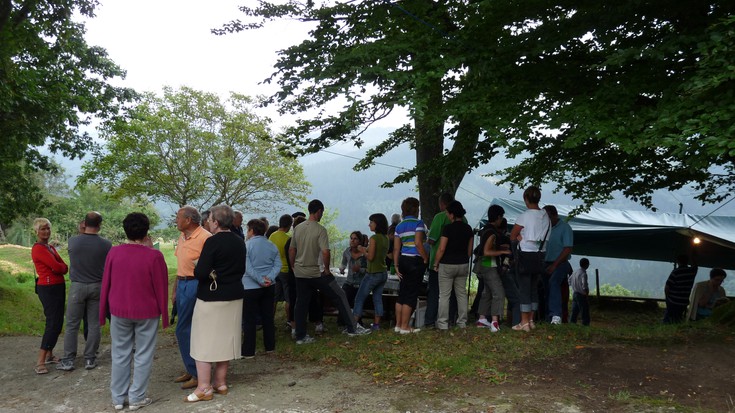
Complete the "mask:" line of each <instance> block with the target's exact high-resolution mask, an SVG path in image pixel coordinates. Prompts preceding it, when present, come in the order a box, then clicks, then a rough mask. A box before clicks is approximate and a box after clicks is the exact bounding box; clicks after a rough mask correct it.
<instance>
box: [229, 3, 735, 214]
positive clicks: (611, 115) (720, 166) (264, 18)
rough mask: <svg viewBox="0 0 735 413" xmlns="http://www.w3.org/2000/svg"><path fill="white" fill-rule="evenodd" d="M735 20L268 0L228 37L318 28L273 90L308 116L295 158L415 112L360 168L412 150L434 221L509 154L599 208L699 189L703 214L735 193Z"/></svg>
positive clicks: (578, 8)
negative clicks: (620, 198) (273, 23)
mask: <svg viewBox="0 0 735 413" xmlns="http://www.w3.org/2000/svg"><path fill="white" fill-rule="evenodd" d="M733 9H735V3H732V2H727V1H724V0H708V1H699V2H671V1H668V0H653V1H648V2H639V1H627V0H624V1H622V2H615V3H610V2H582V1H578V0H577V1H566V2H548V1H538V2H530V3H529V2H511V1H503V0H501V1H479V2H469V1H466V0H440V1H429V0H406V1H400V2H379V3H375V2H337V3H331V2H329V3H328V4H321V5H317V4H315V3H314V2H312V1H307V2H304V3H301V2H298V1H295V0H291V1H288V2H286V3H284V4H276V3H272V2H267V1H259V2H258V6H256V7H241V10H242V11H243V12H244V13H245V15H246V16H247V17H248V21H246V22H241V21H239V20H235V21H232V22H230V23H229V24H226V25H225V26H223V27H222V28H221V29H219V30H215V33H218V34H224V33H229V32H236V31H240V30H246V29H256V28H259V27H261V26H263V25H264V24H266V23H267V22H268V21H270V20H274V19H295V20H299V21H302V22H308V23H310V24H313V25H314V26H313V27H314V28H313V30H312V31H311V32H310V34H309V38H308V39H307V40H305V41H304V42H302V43H301V44H298V45H294V46H292V47H289V48H287V49H285V50H283V51H282V52H280V58H279V60H278V62H277V64H276V72H275V73H274V74H273V75H272V76H271V77H270V78H269V79H267V81H268V82H276V83H277V84H278V85H279V86H280V90H279V91H278V93H276V94H275V95H274V96H272V97H271V99H270V100H269V103H278V104H279V105H280V106H279V110H280V111H281V112H282V113H292V114H298V115H300V119H299V120H298V121H297V122H296V124H295V125H294V126H292V127H290V128H288V129H287V130H286V131H285V135H284V142H286V143H287V144H288V145H290V146H291V149H292V150H293V152H294V153H295V154H303V153H309V152H315V151H318V150H320V149H322V148H325V147H328V146H329V145H331V144H332V143H334V142H340V141H352V142H354V143H355V144H356V145H357V146H360V145H361V144H362V140H361V138H360V134H361V133H362V132H363V131H364V129H365V128H367V127H369V126H370V125H371V124H372V123H374V122H376V121H379V120H381V119H383V118H384V117H386V116H387V115H388V114H389V113H391V112H392V111H393V110H395V109H396V108H406V109H408V112H409V116H410V119H411V123H410V124H406V125H404V126H403V127H401V128H398V129H397V130H395V131H394V132H393V133H392V134H391V135H390V136H389V137H388V138H387V139H386V140H385V141H384V142H382V143H381V144H380V145H378V146H377V147H376V148H373V149H372V150H370V151H369V152H368V154H367V156H366V158H365V159H363V160H362V161H361V162H359V163H358V164H357V165H356V168H357V169H362V168H366V167H369V166H370V165H371V164H372V163H373V162H374V160H375V158H377V157H379V156H381V155H382V154H384V153H386V152H387V151H388V150H390V149H392V148H395V147H396V146H397V145H399V144H401V143H409V145H410V146H411V148H412V149H415V151H416V161H417V166H416V167H415V168H413V169H412V170H410V171H408V172H405V173H401V174H400V175H399V176H398V177H396V178H395V179H394V181H393V182H405V181H407V180H409V179H411V178H412V177H417V178H418V184H419V191H420V194H421V206H422V212H423V215H424V216H425V217H430V216H431V215H433V212H434V211H435V210H436V206H435V202H434V196H435V195H436V194H437V193H438V192H440V191H445V190H449V191H453V190H455V189H456V187H457V186H458V185H459V183H460V182H461V181H462V177H463V176H464V175H465V173H466V172H467V171H469V170H471V169H473V168H475V167H477V166H479V165H481V164H485V163H488V162H490V160H491V159H492V158H493V156H495V155H496V154H497V153H498V151H499V150H500V149H501V148H502V149H503V150H505V151H506V153H507V154H508V156H510V157H518V156H521V158H522V159H521V160H520V164H519V165H518V166H516V167H513V168H510V169H508V170H504V171H501V172H500V175H501V176H502V177H504V178H505V181H506V182H510V183H512V184H514V185H518V186H525V185H527V184H529V183H533V184H540V183H544V182H555V183H556V188H555V189H556V190H563V191H565V192H567V193H569V194H570V195H572V196H574V197H575V198H577V199H580V200H582V202H584V203H585V204H588V205H589V204H593V203H595V202H602V201H606V200H609V199H612V197H613V196H614V195H615V194H616V193H617V192H616V191H621V192H622V193H623V194H624V195H625V196H626V197H629V198H631V199H633V200H636V201H638V202H641V203H642V204H643V205H646V206H649V207H651V206H652V205H651V192H652V191H653V190H656V189H671V190H674V189H679V188H682V187H683V186H685V185H689V184H693V185H694V187H695V189H697V190H698V191H699V192H698V196H697V197H698V199H700V200H702V201H703V202H716V201H720V200H722V199H724V198H726V197H728V196H729V195H730V194H732V192H733V189H735V173H734V170H735V168H734V167H733V164H734V162H733V160H734V159H735V140H734V139H733V132H734V131H735V128H734V127H733V126H732V125H733V122H732V121H731V119H732V116H733V115H732V113H733V109H735V104H734V103H733V102H734V99H733V97H734V96H735V93H733V90H735V88H734V87H733V77H734V76H735V75H733V70H732V61H733V57H734V56H733V50H735V49H734V48H733V44H734V42H735V41H734V40H733V39H734V38H735V35H734V33H735V30H734V25H735V23H733ZM335 109H336V110H335ZM332 110H335V112H334V113H335V114H334V115H330V114H329V113H330V111H332ZM445 139H451V140H453V144H452V146H451V148H445V147H444V141H445ZM602 188H604V190H602Z"/></svg>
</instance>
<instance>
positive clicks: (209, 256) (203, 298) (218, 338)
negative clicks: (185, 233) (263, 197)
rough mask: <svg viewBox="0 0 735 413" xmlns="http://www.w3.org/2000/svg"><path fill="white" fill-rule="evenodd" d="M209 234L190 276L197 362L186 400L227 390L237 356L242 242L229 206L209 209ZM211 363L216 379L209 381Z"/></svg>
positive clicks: (192, 353)
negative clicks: (195, 282) (194, 289)
mask: <svg viewBox="0 0 735 413" xmlns="http://www.w3.org/2000/svg"><path fill="white" fill-rule="evenodd" d="M210 211H211V212H210V216H209V218H208V219H207V221H208V223H209V226H210V228H211V232H212V234H213V235H212V237H210V238H208V239H207V241H205V242H204V246H203V248H202V253H201V255H200V256H199V262H198V263H197V266H196V268H195V269H194V276H195V277H196V278H197V280H198V281H199V287H198V289H197V301H196V305H195V306H194V316H193V318H192V322H191V357H192V358H193V359H194V361H195V362H196V366H197V376H198V377H197V378H198V385H197V388H196V389H195V390H194V392H193V393H191V394H190V395H189V396H187V397H186V399H185V401H187V402H192V403H193V402H198V401H202V400H212V397H213V394H214V393H218V394H227V391H228V389H227V368H228V366H229V363H230V360H233V359H236V358H239V357H240V346H241V340H242V338H241V334H242V299H243V286H242V275H243V273H244V272H245V242H244V241H243V239H242V238H240V237H239V236H238V235H237V234H235V233H233V232H231V231H230V227H231V225H232V220H233V218H234V214H233V212H232V208H230V207H229V206H227V205H218V206H215V207H213V208H212V209H211V210H210ZM212 365H214V380H212Z"/></svg>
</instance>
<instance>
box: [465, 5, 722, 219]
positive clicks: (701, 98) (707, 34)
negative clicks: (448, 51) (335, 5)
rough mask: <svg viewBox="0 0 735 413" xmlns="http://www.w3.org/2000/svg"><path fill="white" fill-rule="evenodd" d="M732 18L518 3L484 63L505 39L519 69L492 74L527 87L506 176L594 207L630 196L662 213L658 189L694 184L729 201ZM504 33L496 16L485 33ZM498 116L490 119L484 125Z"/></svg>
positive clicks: (677, 8) (716, 10)
mask: <svg viewBox="0 0 735 413" xmlns="http://www.w3.org/2000/svg"><path fill="white" fill-rule="evenodd" d="M505 3H506V2H500V3H498V2H492V3H491V4H490V6H489V7H491V8H495V9H498V8H500V7H502V5H503V4H505ZM488 4H489V3H488ZM733 11H735V3H732V2H729V1H720V0H710V1H697V2H670V1H665V0H654V1H648V2H638V1H622V2H615V3H610V2H580V1H570V2H555V3H554V4H549V3H547V2H538V3H531V4H528V3H523V4H520V3H519V4H518V5H517V8H516V9H515V10H514V11H513V12H512V13H510V15H511V16H519V17H520V16H523V18H514V19H513V21H512V22H510V23H509V24H507V25H506V27H507V29H508V32H509V33H511V34H512V35H510V36H505V37H503V38H501V39H499V40H498V39H489V38H486V37H484V38H483V37H478V39H482V40H481V43H480V46H481V48H482V49H483V50H490V52H488V53H487V56H486V58H485V59H483V60H484V61H487V62H490V61H491V59H493V57H494V50H496V49H493V47H494V46H495V45H496V42H499V43H500V46H501V47H503V46H512V48H514V49H515V50H516V56H515V57H514V58H513V60H514V62H512V63H511V64H509V65H507V66H505V67H500V66H498V65H492V64H490V65H491V66H490V67H492V69H493V71H492V73H490V72H483V73H485V74H486V75H483V76H482V77H481V84H483V85H493V84H496V83H497V81H498V75H499V74H500V75H501V77H502V78H503V79H504V81H506V82H510V83H511V84H513V85H515V87H516V91H515V96H516V98H517V99H518V102H517V104H516V105H515V106H514V107H515V110H516V112H517V117H516V120H517V121H516V125H518V127H515V128H506V129H505V130H504V135H505V136H504V137H503V139H504V140H505V141H506V142H507V143H506V144H505V145H504V146H505V147H506V148H507V150H508V152H509V154H510V156H512V157H515V156H518V155H524V156H523V157H522V159H521V161H520V164H519V165H518V166H515V167H512V168H509V169H507V170H505V171H503V175H504V176H505V179H506V182H511V183H513V184H516V185H520V186H525V185H528V184H531V183H533V184H539V183H542V182H553V183H555V185H556V186H555V189H556V190H562V191H564V192H566V193H568V194H570V195H572V196H573V197H574V198H576V199H579V200H582V201H583V202H584V203H585V204H587V205H591V204H593V203H596V202H604V201H607V200H610V199H612V198H613V197H614V196H615V195H616V191H620V192H622V194H623V195H625V196H626V197H628V198H630V199H632V200H634V201H637V202H640V203H641V204H643V205H644V206H647V207H653V205H652V202H651V194H652V192H653V191H654V190H658V189H664V190H676V189H680V188H682V187H685V186H687V185H692V186H693V187H694V190H695V192H696V198H697V199H699V200H701V201H702V202H703V203H704V202H718V201H721V200H723V199H725V198H726V197H728V196H730V195H731V194H732V192H733V190H734V189H735V162H734V161H735V126H733V122H732V118H733V110H735V92H734V91H735V66H733V63H732V62H733V61H735V20H734V18H733ZM496 27H497V23H496V22H494V21H492V20H485V21H482V22H480V23H479V24H478V25H477V26H476V27H475V29H476V30H477V31H478V33H480V32H484V31H486V30H492V29H493V28H496ZM504 50H511V49H507V48H506V49H504ZM501 61H502V60H501ZM492 116H493V113H490V112H485V113H483V115H482V116H481V117H480V118H481V119H482V121H481V123H482V125H483V128H484V129H485V130H488V131H489V130H492V127H493V126H495V125H494V124H492V123H491V124H490V125H489V126H486V123H485V122H486V121H487V120H488V119H491V118H492ZM478 156H479V157H480V158H481V161H485V160H486V159H487V158H486V157H485V156H484V155H483V154H482V153H481V152H478ZM603 188H604V190H603Z"/></svg>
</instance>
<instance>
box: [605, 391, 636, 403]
mask: <svg viewBox="0 0 735 413" xmlns="http://www.w3.org/2000/svg"><path fill="white" fill-rule="evenodd" d="M610 398H611V399H613V400H615V401H619V402H627V401H629V400H630V398H631V395H630V392H629V391H628V390H620V391H619V392H617V393H614V394H610Z"/></svg>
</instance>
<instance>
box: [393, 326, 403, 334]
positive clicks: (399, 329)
mask: <svg viewBox="0 0 735 413" xmlns="http://www.w3.org/2000/svg"><path fill="white" fill-rule="evenodd" d="M393 331H394V332H396V333H400V332H401V328H400V327H398V326H395V327H394V328H393Z"/></svg>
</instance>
